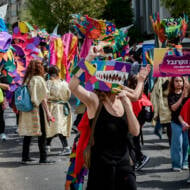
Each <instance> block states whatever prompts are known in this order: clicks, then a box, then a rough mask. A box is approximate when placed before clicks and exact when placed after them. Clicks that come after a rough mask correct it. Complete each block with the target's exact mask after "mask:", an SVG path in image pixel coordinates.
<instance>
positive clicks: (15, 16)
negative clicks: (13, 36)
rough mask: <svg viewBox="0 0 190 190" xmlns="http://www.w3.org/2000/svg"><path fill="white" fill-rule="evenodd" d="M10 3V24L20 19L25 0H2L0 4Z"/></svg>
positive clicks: (7, 17) (7, 16) (8, 18)
mask: <svg viewBox="0 0 190 190" xmlns="http://www.w3.org/2000/svg"><path fill="white" fill-rule="evenodd" d="M4 4H8V7H7V15H6V21H7V23H9V24H10V25H12V24H13V23H15V22H17V21H18V20H20V15H21V12H22V10H24V9H25V0H0V6H1V5H4Z"/></svg>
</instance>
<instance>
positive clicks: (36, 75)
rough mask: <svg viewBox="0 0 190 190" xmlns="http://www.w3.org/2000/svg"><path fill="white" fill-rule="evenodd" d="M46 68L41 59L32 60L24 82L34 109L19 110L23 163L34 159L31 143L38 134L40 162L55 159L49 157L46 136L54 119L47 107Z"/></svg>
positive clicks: (45, 162) (47, 162) (49, 161)
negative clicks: (31, 154) (32, 157)
mask: <svg viewBox="0 0 190 190" xmlns="http://www.w3.org/2000/svg"><path fill="white" fill-rule="evenodd" d="M43 77H44V68H43V65H42V63H41V62H40V61H39V60H32V61H30V63H29V65H28V67H27V70H26V73H25V76H24V79H23V84H24V85H27V87H28V90H29V94H30V97H31V102H32V104H33V109H32V111H29V112H23V111H20V112H19V125H18V133H19V135H21V136H24V139H23V151H22V163H23V164H28V163H31V162H32V161H34V160H33V159H31V158H30V155H29V153H30V144H31V139H32V136H38V147H39V151H40V160H39V163H40V164H52V163H54V161H52V160H48V159H47V152H46V137H48V136H49V133H50V132H49V131H48V128H50V127H49V123H50V122H51V121H52V120H53V117H52V115H51V113H50V112H49V110H48V107H47V99H46V98H47V96H48V89H47V87H46V82H45V80H44V78H43Z"/></svg>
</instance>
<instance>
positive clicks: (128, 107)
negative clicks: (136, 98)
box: [118, 90, 140, 136]
mask: <svg viewBox="0 0 190 190" xmlns="http://www.w3.org/2000/svg"><path fill="white" fill-rule="evenodd" d="M118 97H119V98H120V99H121V102H122V104H123V106H124V108H125V111H126V115H127V122H128V127H129V132H130V133H131V134H132V135H133V136H138V135H139V133H140V125H139V122H138V120H137V118H136V116H135V114H134V112H133V108H132V104H131V101H130V99H129V98H128V97H127V96H126V92H125V91H124V90H122V91H121V92H120V93H119V95H118Z"/></svg>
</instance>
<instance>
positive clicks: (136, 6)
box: [132, 0, 170, 34]
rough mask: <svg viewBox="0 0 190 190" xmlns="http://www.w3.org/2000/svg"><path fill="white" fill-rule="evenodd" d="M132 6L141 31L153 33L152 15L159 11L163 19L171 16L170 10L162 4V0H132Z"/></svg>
mask: <svg viewBox="0 0 190 190" xmlns="http://www.w3.org/2000/svg"><path fill="white" fill-rule="evenodd" d="M132 7H133V10H134V18H135V22H136V24H137V26H139V28H140V31H141V33H145V34H152V33H153V31H152V25H151V22H150V15H152V14H154V13H158V12H159V14H160V18H161V19H162V18H167V17H169V16H170V14H169V12H168V10H167V9H166V8H165V7H163V6H162V5H161V2H160V0H132Z"/></svg>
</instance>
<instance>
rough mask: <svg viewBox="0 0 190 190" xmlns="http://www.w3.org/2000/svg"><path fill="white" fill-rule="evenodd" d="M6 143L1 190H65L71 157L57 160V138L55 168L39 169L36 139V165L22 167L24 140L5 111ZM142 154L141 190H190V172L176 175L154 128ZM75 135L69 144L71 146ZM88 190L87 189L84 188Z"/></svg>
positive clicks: (0, 146)
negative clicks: (144, 158)
mask: <svg viewBox="0 0 190 190" xmlns="http://www.w3.org/2000/svg"><path fill="white" fill-rule="evenodd" d="M5 120H6V133H7V135H8V139H7V141H6V142H0V190H64V183H65V176H66V172H67V168H68V163H69V157H68V156H58V152H59V151H61V143H60V141H59V139H58V138H55V139H54V140H53V141H52V151H51V153H49V158H50V159H52V160H56V164H54V165H39V164H38V160H39V152H38V145H37V138H33V141H32V146H31V156H32V157H33V158H35V159H36V160H37V161H36V163H35V164H33V165H22V164H20V161H21V151H22V137H19V136H18V135H17V134H16V133H15V130H16V126H15V123H16V119H15V115H14V113H12V111H11V110H10V109H7V110H6V111H5ZM143 133H144V143H145V144H144V147H143V152H144V153H145V154H146V155H148V156H150V161H149V163H148V164H147V165H146V167H144V168H143V169H142V170H141V171H139V172H137V174H136V175H137V185H138V190H150V189H151V190H152V189H153V190H162V189H166V190H179V189H190V185H188V184H187V183H186V179H187V177H188V171H182V172H173V171H172V170H171V164H170V153H169V145H168V142H167V139H166V136H165V135H164V136H163V139H162V140H159V139H158V138H157V137H156V136H155V135H154V134H153V128H152V127H151V126H150V125H146V126H145V127H144V128H143ZM74 136H75V135H74V134H72V136H71V138H70V139H69V144H70V145H72V141H73V138H74ZM84 189H85V188H84Z"/></svg>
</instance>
